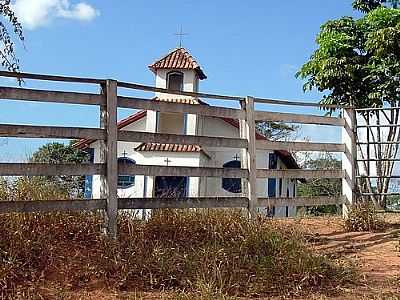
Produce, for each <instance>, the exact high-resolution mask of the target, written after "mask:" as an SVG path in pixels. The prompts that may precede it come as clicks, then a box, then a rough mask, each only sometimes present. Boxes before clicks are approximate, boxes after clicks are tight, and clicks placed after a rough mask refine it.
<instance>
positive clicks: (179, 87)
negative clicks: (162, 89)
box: [167, 71, 183, 91]
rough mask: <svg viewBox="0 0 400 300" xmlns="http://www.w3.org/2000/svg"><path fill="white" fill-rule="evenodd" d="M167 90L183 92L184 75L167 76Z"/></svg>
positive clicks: (174, 72) (177, 73) (176, 73)
mask: <svg viewBox="0 0 400 300" xmlns="http://www.w3.org/2000/svg"><path fill="white" fill-rule="evenodd" d="M167 88H168V89H169V90H174V91H183V73H182V72H176V71H173V72H169V73H168V74H167Z"/></svg>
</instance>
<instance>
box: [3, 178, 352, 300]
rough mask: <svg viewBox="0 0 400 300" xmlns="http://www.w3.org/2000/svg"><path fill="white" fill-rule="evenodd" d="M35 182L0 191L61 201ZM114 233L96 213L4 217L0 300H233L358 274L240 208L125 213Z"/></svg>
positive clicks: (332, 283)
mask: <svg viewBox="0 0 400 300" xmlns="http://www.w3.org/2000/svg"><path fill="white" fill-rule="evenodd" d="M35 184H36V183H35V182H34V184H32V185H31V182H25V183H24V182H22V183H20V185H13V186H12V187H11V188H10V187H7V188H4V184H3V185H1V184H0V187H1V186H3V187H2V188H0V193H5V194H7V195H6V196H5V197H4V198H3V199H10V197H13V199H14V200H19V199H24V200H26V199H29V198H30V197H29V196H30V195H31V194H34V195H35V196H36V199H38V198H39V199H43V200H45V199H49V198H54V197H55V196H56V197H58V198H60V197H62V196H63V192H62V191H61V192H60V191H58V190H57V189H55V188H54V187H53V186H46V185H40V184H37V185H35ZM10 193H13V195H10ZM57 193H58V194H57ZM118 226H119V236H118V239H117V240H116V241H112V240H109V239H107V238H106V237H105V236H104V235H103V234H102V227H103V217H102V216H101V215H100V214H99V213H70V214H67V213H46V214H44V213H43V214H39V213H34V214H7V215H3V216H2V218H0V299H31V300H33V299H43V298H44V299H69V298H68V295H69V294H70V293H73V292H74V291H79V290H91V289H94V290H97V289H98V288H99V287H100V288H101V289H104V288H106V289H108V290H115V291H118V292H121V293H122V292H124V291H134V290H139V291H161V290H164V291H170V293H167V295H172V296H171V297H173V298H171V299H189V298H196V299H204V300H207V299H220V300H222V299H225V300H231V299H234V297H236V296H244V295H245V296H258V295H264V296H269V295H290V294H292V295H293V294H301V293H304V292H305V291H311V290H312V291H325V290H334V288H336V287H337V286H341V285H342V284H343V283H344V282H347V281H349V280H350V278H353V277H354V272H353V270H352V269H351V268H348V267H346V266H342V265H340V264H338V263H337V262H335V261H332V260H330V259H328V258H326V257H324V256H320V255H317V254H316V253H313V252H312V251H311V250H309V249H308V248H307V246H306V242H305V240H304V238H303V234H302V233H301V232H300V231H298V230H297V229H295V228H296V227H295V226H288V225H287V224H283V223H278V222H274V221H271V220H269V219H265V218H260V219H257V220H249V219H247V218H246V217H244V216H243V214H242V213H241V212H240V211H233V210H198V211H196V210H179V211H178V210H175V211H174V210H164V211H158V212H156V213H154V215H153V216H152V218H151V219H150V220H148V221H147V222H144V221H140V220H135V219H134V218H132V216H131V215H129V214H126V215H121V216H120V218H119V224H118ZM168 297H169V296H168ZM138 299H140V298H138Z"/></svg>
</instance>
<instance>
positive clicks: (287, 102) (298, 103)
mask: <svg viewBox="0 0 400 300" xmlns="http://www.w3.org/2000/svg"><path fill="white" fill-rule="evenodd" d="M254 102H256V103H265V104H276V105H290V106H304V107H318V108H347V107H349V106H344V105H335V104H321V103H312V102H304V101H293V100H281V99H268V98H254Z"/></svg>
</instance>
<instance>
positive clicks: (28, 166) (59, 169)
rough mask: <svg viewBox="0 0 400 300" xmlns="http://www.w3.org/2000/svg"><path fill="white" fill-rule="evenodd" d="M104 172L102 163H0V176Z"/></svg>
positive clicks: (67, 174) (94, 173)
mask: <svg viewBox="0 0 400 300" xmlns="http://www.w3.org/2000/svg"><path fill="white" fill-rule="evenodd" d="M104 173H105V165H104V164H89V163H88V164H44V163H0V176H60V175H65V176H73V175H97V174H104Z"/></svg>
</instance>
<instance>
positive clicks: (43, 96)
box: [0, 87, 105, 105]
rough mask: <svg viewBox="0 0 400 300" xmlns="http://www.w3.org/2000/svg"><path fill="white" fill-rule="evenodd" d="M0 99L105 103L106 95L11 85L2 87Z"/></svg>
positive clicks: (90, 103) (87, 103)
mask: <svg viewBox="0 0 400 300" xmlns="http://www.w3.org/2000/svg"><path fill="white" fill-rule="evenodd" d="M0 99H8V100H23V101H38V102H54V103H64V104H84V105H104V104H105V97H104V96H103V95H98V94H89V93H77V92H61V91H57V92H56V91H46V90H32V89H23V88H9V87H0Z"/></svg>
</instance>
